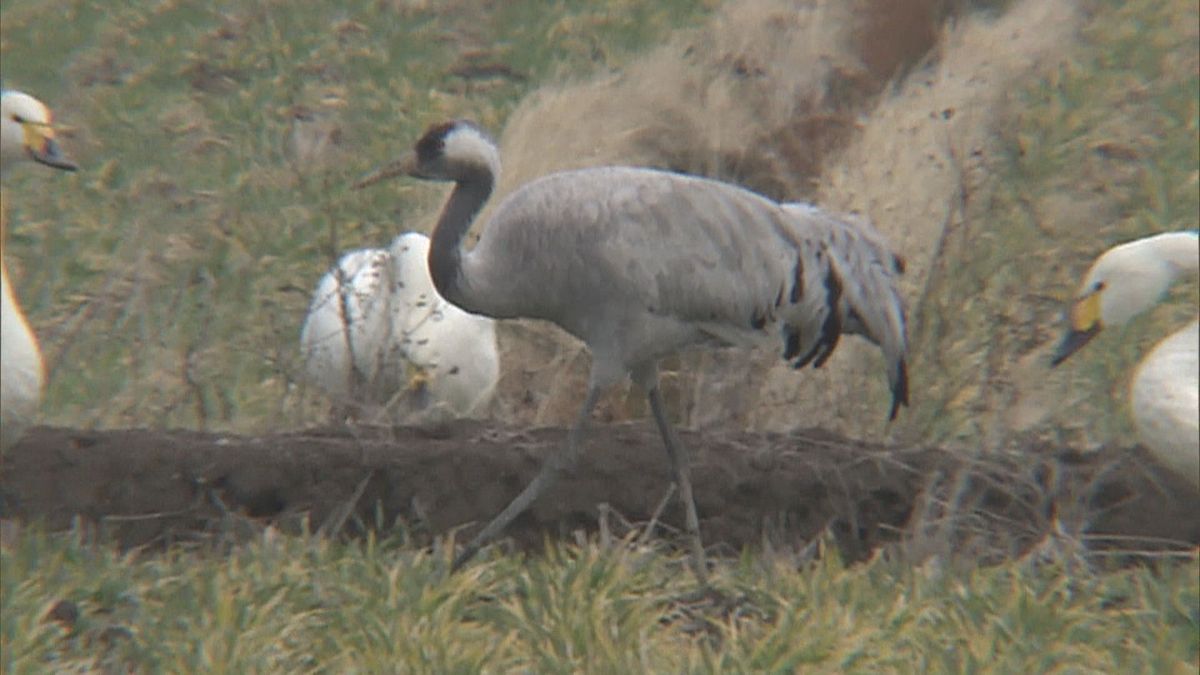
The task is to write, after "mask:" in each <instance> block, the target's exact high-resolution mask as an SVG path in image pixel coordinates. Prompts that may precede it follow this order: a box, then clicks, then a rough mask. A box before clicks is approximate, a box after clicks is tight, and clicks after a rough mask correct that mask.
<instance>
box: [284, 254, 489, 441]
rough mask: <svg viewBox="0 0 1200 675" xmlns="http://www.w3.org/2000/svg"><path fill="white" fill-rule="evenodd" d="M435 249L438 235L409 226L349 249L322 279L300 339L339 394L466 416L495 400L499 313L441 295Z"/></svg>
mask: <svg viewBox="0 0 1200 675" xmlns="http://www.w3.org/2000/svg"><path fill="white" fill-rule="evenodd" d="M428 253H429V237H427V236H425V235H423V234H419V233H416V232H409V233H407V234H403V235H400V236H399V237H397V238H396V239H395V241H393V242H392V245H391V246H390V247H389V248H388V249H387V250H383V249H363V250H358V251H351V252H350V253H347V254H345V255H344V256H342V259H341V260H340V261H339V262H338V266H337V267H336V268H334V269H333V270H331V271H329V272H328V273H327V274H326V275H325V276H324V277H323V278H322V279H321V281H320V283H319V284H318V285H317V290H316V292H315V293H314V294H313V299H312V304H311V305H310V307H309V311H308V317H307V318H306V319H305V322H304V328H303V330H302V331H301V336H300V342H301V349H302V351H303V356H304V363H305V368H306V371H307V373H308V377H309V379H310V380H311V381H312V382H313V383H314V384H316V385H317V386H318V387H320V388H321V389H323V390H324V391H325V392H326V393H327V394H328V395H329V396H331V397H332V398H334V399H335V400H336V401H338V402H339V403H351V404H368V405H375V406H383V407H388V406H389V404H391V403H394V404H396V405H401V406H404V407H406V408H408V409H410V410H411V411H412V412H414V413H419V414H423V415H429V416H435V417H445V416H456V417H461V416H471V415H476V414H479V413H481V412H482V411H483V409H484V408H485V407H486V406H487V404H488V402H489V401H490V400H491V398H492V394H493V393H494V392H495V389H496V382H497V380H498V379H499V375H500V360H499V354H498V352H497V349H496V330H495V325H494V322H493V321H492V320H491V319H488V318H486V317H482V316H478V315H475V314H468V313H467V312H464V311H462V310H461V309H459V308H458V307H455V306H454V305H451V304H450V303H448V302H446V301H445V300H444V299H442V297H441V296H440V295H438V292H437V290H436V289H435V288H434V287H433V281H432V280H431V279H430V277H429V266H428V264H427V262H426V258H427V256H428ZM339 270H340V279H339ZM343 291H344V292H343ZM343 306H344V308H345V311H343ZM343 317H349V320H348V321H344V320H343ZM347 337H348V338H349V340H347Z"/></svg>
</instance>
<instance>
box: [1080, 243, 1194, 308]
mask: <svg viewBox="0 0 1200 675" xmlns="http://www.w3.org/2000/svg"><path fill="white" fill-rule="evenodd" d="M1197 269H1200V236H1198V234H1197V232H1196V231H1186V232H1167V233H1164V234H1158V235H1154V236H1152V237H1146V238H1144V239H1138V240H1137V241H1131V242H1129V243H1127V244H1122V245H1120V246H1115V247H1113V248H1112V249H1110V250H1109V251H1108V252H1107V253H1105V254H1104V255H1102V256H1101V257H1100V259H1099V260H1097V261H1096V264H1095V265H1094V266H1093V267H1092V271H1091V273H1090V274H1089V275H1088V280H1087V281H1086V282H1085V284H1084V290H1085V291H1086V290H1089V289H1091V288H1092V287H1094V285H1095V284H1097V283H1100V282H1102V283H1103V284H1104V285H1105V290H1104V293H1103V295H1102V297H1101V317H1102V318H1103V321H1104V323H1106V324H1108V325H1120V324H1123V323H1126V322H1128V321H1129V320H1130V319H1132V318H1133V317H1135V316H1137V315H1138V314H1140V313H1142V312H1144V311H1146V310H1147V309H1149V308H1150V307H1153V306H1154V305H1155V304H1156V303H1157V302H1158V301H1159V300H1160V299H1161V298H1162V295H1163V294H1164V293H1166V291H1167V289H1168V288H1170V287H1171V284H1173V283H1175V282H1176V281H1178V280H1179V279H1181V278H1183V277H1185V276H1187V275H1188V274H1191V273H1195V272H1196V271H1197Z"/></svg>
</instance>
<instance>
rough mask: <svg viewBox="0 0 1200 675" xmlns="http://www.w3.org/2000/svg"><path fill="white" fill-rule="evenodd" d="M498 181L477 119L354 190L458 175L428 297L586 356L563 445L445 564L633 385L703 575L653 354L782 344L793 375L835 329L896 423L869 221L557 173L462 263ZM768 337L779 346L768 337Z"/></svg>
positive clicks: (890, 331) (893, 269)
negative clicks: (868, 361) (883, 386)
mask: <svg viewBox="0 0 1200 675" xmlns="http://www.w3.org/2000/svg"><path fill="white" fill-rule="evenodd" d="M499 171H500V157H499V152H498V150H497V148H496V145H495V144H494V143H493V142H492V141H491V140H490V139H489V138H488V136H487V135H486V134H485V133H484V132H483V131H481V130H480V129H479V128H478V127H476V126H474V125H473V124H471V123H470V122H465V121H450V122H445V123H441V124H437V125H434V126H432V127H430V128H429V129H428V130H427V131H426V132H425V134H424V135H423V136H422V137H421V138H420V140H418V141H417V144H416V147H415V148H414V149H413V150H410V151H409V152H407V153H405V154H404V155H403V156H402V157H401V158H400V159H399V160H397V161H395V162H392V163H390V164H388V165H385V166H384V167H382V168H380V169H378V170H377V171H375V172H373V173H372V174H371V175H369V176H367V177H365V178H363V179H362V180H360V181H359V182H358V183H357V184H356V187H359V188H361V187H365V186H367V185H370V184H373V183H375V182H378V181H380V180H383V179H385V178H391V177H394V176H400V175H407V176H411V177H414V178H420V179H425V180H435V181H453V182H454V184H455V185H454V189H453V191H452V192H451V193H450V197H449V199H448V200H447V202H446V205H445V208H444V210H443V211H442V214H441V216H440V219H439V220H438V222H437V225H436V227H435V228H434V231H433V241H432V246H431V247H430V250H429V270H430V273H431V274H432V276H433V282H434V285H435V286H436V287H437V289H438V291H439V292H440V293H441V294H442V296H443V297H445V298H446V299H447V300H448V301H450V302H451V303H453V304H455V305H458V306H460V307H462V308H463V309H465V310H466V311H468V312H472V313H476V314H482V315H485V316H490V317H493V318H497V319H507V318H518V317H520V318H532V319H543V320H546V321H551V322H553V323H555V324H557V325H558V326H560V327H562V328H563V329H564V330H566V331H567V332H569V333H571V334H572V335H574V336H575V337H577V338H579V339H581V340H583V341H584V343H586V344H587V346H588V349H589V350H590V351H591V353H592V368H591V372H590V375H589V379H588V389H587V394H586V396H585V398H584V401H583V406H582V408H581V409H580V411H579V416H578V418H577V419H576V421H575V424H574V425H573V426H572V428H571V430H570V432H569V433H568V435H567V442H566V445H565V447H563V448H560V449H559V451H558V452H556V453H555V454H553V455H551V456H550V457H548V458H547V459H546V461H545V463H544V464H543V466H542V468H541V470H540V472H539V473H538V475H537V476H536V477H535V478H534V479H533V480H532V481H531V482H530V483H529V484H528V485H527V486H526V487H525V489H524V490H523V491H522V492H521V493H520V494H518V495H517V496H516V497H515V498H514V499H513V500H512V502H511V503H509V505H508V506H507V507H505V508H504V510H503V511H501V512H500V514H499V515H497V516H496V517H495V518H494V519H492V521H491V522H490V523H488V524H487V526H486V527H484V528H483V530H482V531H480V532H479V534H477V535H476V536H475V538H474V539H473V540H471V542H470V543H468V544H467V545H466V547H465V548H464V549H463V550H462V552H461V553H460V554H459V555H458V556H457V557H456V558H455V560H454V565H453V567H454V569H458V568H460V567H461V566H462V565H463V564H465V563H466V562H467V561H468V560H469V559H470V558H471V557H473V556H474V554H475V553H476V552H477V551H478V550H479V549H480V547H482V546H483V545H484V544H486V543H487V542H489V541H490V540H492V539H493V538H494V537H496V536H497V535H499V534H500V533H501V532H502V531H503V530H504V528H505V527H507V526H508V524H509V523H511V522H512V521H513V520H514V519H515V518H516V517H517V516H518V515H520V514H521V513H522V512H523V511H525V509H527V508H528V507H529V506H530V505H531V504H532V503H533V502H534V501H535V500H536V499H537V498H538V497H539V496H540V495H541V494H542V493H543V492H545V491H546V489H547V488H548V487H549V486H550V485H551V484H553V483H554V482H555V481H556V480H557V478H558V477H559V476H560V475H561V474H562V473H563V472H564V471H565V470H567V469H568V468H569V467H571V466H572V465H574V463H575V462H576V460H577V458H578V456H579V452H580V443H579V441H580V436H581V434H582V433H583V430H584V427H585V426H586V424H587V421H588V418H589V416H590V414H591V411H592V408H593V407H594V406H595V405H596V402H597V400H598V399H599V397H600V395H601V393H602V392H604V391H605V390H606V389H607V388H609V387H610V386H611V385H613V384H616V383H618V382H620V381H621V380H622V379H623V378H625V377H626V376H627V375H628V376H632V378H633V381H634V382H635V383H636V384H638V385H639V386H641V387H642V388H643V389H644V390H645V392H646V396H647V399H648V400H649V404H650V410H651V413H652V414H653V416H654V421H655V423H656V424H657V426H658V430H659V433H660V434H661V436H662V440H663V445H664V446H665V447H666V451H667V456H668V458H669V460H670V463H671V468H672V471H673V472H674V476H675V480H676V483H677V485H678V487H679V496H680V500H681V501H682V503H683V507H684V508H685V509H686V527H687V532H688V535H689V539H690V542H691V547H692V555H691V563H692V566H693V570H694V572H695V574H696V576H697V578H698V579H699V581H700V582H701V584H704V583H705V582H706V578H707V577H706V575H707V572H706V566H705V562H704V551H703V546H702V544H701V539H700V525H699V518H698V516H697V514H696V504H695V501H694V499H693V497H692V483H691V477H690V470H689V459H688V452H687V449H686V447H685V446H683V445H682V444H681V443H680V442H679V440H678V438H677V436H676V434H675V431H674V429H673V428H672V426H671V423H670V422H669V421H668V419H667V415H666V411H665V409H664V406H663V401H662V395H661V394H660V392H659V387H658V367H657V364H658V361H659V360H660V359H661V358H662V357H664V356H667V355H669V354H672V353H674V352H676V351H678V350H680V349H682V348H685V347H690V346H718V345H737V346H753V345H759V344H763V343H768V344H769V343H770V342H771V341H772V340H779V341H780V342H781V343H782V347H783V358H784V359H786V360H789V361H793V363H794V366H795V367H796V368H801V367H803V366H805V365H808V364H812V365H813V366H815V367H819V366H821V365H822V364H823V363H824V362H825V361H826V360H827V359H828V358H829V356H830V354H831V353H832V352H833V350H834V347H836V346H837V343H838V339H839V337H840V335H841V334H842V333H856V334H859V335H863V336H866V337H867V338H868V339H870V340H871V341H872V342H874V343H875V344H877V345H879V347H880V348H881V349H882V351H883V355H884V358H885V360H886V367H887V375H888V381H889V383H890V386H891V391H892V405H891V412H890V416H889V419H894V418H895V416H896V413H897V411H898V409H899V407H900V405H902V404H907V403H908V375H907V369H906V365H905V353H906V349H907V344H906V343H907V340H906V337H905V319H904V307H903V303H902V302H901V299H900V294H899V291H898V290H897V288H896V280H897V278H898V275H899V274H900V273H901V272H902V268H903V263H902V261H901V259H900V258H899V257H897V256H895V255H893V254H892V253H891V252H890V251H889V250H888V249H887V247H886V245H885V244H884V242H883V238H882V237H881V235H879V234H878V233H877V232H875V231H874V230H873V229H871V228H870V226H869V225H867V224H866V223H864V222H861V221H858V220H855V219H849V218H839V217H836V216H833V215H831V214H829V213H826V212H824V211H821V210H818V209H816V208H815V207H810V206H807V205H803V204H788V205H781V204H779V203H776V202H774V201H772V200H770V199H767V198H765V197H763V196H761V195H758V194H756V193H754V192H751V191H749V190H746V189H743V188H740V187H737V186H734V185H730V184H727V183H722V182H719V181H715V180H710V179H705V178H698V177H693V176H685V175H681V174H675V173H670V172H666V171H659V170H654V169H645V168H631V167H601V168H592V169H581V170H575V171H564V172H559V173H554V174H550V175H548V176H544V177H542V178H539V179H536V180H534V181H531V182H529V183H527V184H525V185H524V186H522V187H521V188H519V189H517V190H516V191H515V192H513V193H512V194H511V195H509V196H508V197H507V198H506V199H505V200H504V201H502V202H501V203H500V205H499V206H497V207H496V210H495V213H494V215H493V216H492V217H491V218H490V219H489V221H488V224H487V226H486V228H485V229H484V231H483V233H482V235H481V237H480V239H479V242H478V244H476V246H475V247H474V249H472V250H471V251H470V252H465V251H464V250H463V248H462V240H463V237H464V236H465V235H466V233H467V231H468V230H469V229H470V228H471V225H472V222H473V221H474V219H475V216H476V215H477V214H478V213H479V210H480V208H481V207H482V206H483V204H484V203H485V202H486V201H487V199H488V197H489V196H490V195H491V192H492V189H493V186H494V185H495V182H496V179H497V177H498V174H499ZM773 335H774V336H775V337H772V336H773Z"/></svg>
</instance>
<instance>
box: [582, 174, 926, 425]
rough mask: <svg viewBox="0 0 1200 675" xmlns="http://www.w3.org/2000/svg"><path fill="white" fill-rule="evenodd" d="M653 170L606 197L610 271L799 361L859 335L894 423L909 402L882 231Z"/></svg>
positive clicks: (725, 333)
mask: <svg viewBox="0 0 1200 675" xmlns="http://www.w3.org/2000/svg"><path fill="white" fill-rule="evenodd" d="M648 173H649V172H648ZM655 173H657V174H658V176H661V178H657V179H653V180H649V181H647V180H646V178H647V176H641V177H640V179H641V185H640V187H639V189H638V190H637V194H636V197H634V198H632V199H627V200H625V201H620V200H619V193H618V195H617V197H616V198H615V199H617V201H615V202H614V203H613V205H612V209H613V213H615V214H620V215H622V216H623V217H619V218H617V219H615V221H614V222H617V223H619V225H618V227H616V228H615V229H614V232H613V235H614V236H612V237H610V238H609V239H608V240H607V242H606V244H605V245H604V246H602V247H601V251H602V253H603V257H604V258H605V259H606V260H607V261H608V264H609V265H610V267H612V268H614V269H612V270H611V273H610V276H614V277H619V278H622V279H625V280H626V283H627V286H629V288H628V289H627V290H628V291H630V292H635V293H637V294H638V295H639V299H641V300H642V301H643V302H646V303H647V307H652V308H654V310H655V311H656V312H659V313H666V314H668V315H671V316H674V317H676V318H678V319H680V320H683V321H689V322H693V323H695V324H697V325H699V326H700V327H701V328H702V329H703V330H705V331H706V332H708V333H710V334H712V335H714V336H716V337H719V338H721V339H723V340H724V341H727V342H734V343H736V342H738V341H741V340H739V336H740V335H744V334H745V332H747V331H750V332H760V333H761V332H767V331H771V330H775V329H777V330H779V331H780V334H781V336H782V338H783V343H784V345H783V346H784V349H783V356H784V358H785V359H788V360H791V361H792V362H793V365H794V367H796V368H802V367H804V366H806V365H809V364H812V365H813V366H814V367H820V366H822V365H824V363H825V362H826V360H828V358H829V357H830V356H831V355H832V353H833V350H834V348H835V347H836V346H837V343H838V340H839V338H840V336H841V334H842V333H854V334H858V335H862V336H864V337H866V338H867V339H869V340H871V341H872V342H873V343H875V344H876V345H878V346H879V347H880V349H881V350H882V351H883V354H884V358H885V361H886V363H887V371H888V380H889V384H890V387H891V390H892V406H891V410H890V412H889V418H895V415H896V413H897V411H898V409H899V407H900V406H901V405H907V403H908V372H907V363H906V351H907V339H906V335H905V333H906V328H905V317H904V304H903V301H902V300H901V297H900V292H899V289H898V287H897V281H898V277H899V275H900V274H901V273H902V270H903V261H902V260H901V259H900V258H899V257H898V256H895V255H894V254H893V253H892V252H891V251H890V250H889V247H888V245H887V243H886V242H885V240H884V239H883V237H882V235H880V234H879V233H878V232H877V231H876V230H875V229H874V228H873V227H871V225H870V224H869V223H867V222H866V221H865V220H862V219H858V218H853V217H849V216H840V215H836V214H832V213H829V212H827V211H824V210H822V209H819V208H817V207H814V206H810V205H807V204H785V205H778V204H776V203H774V202H772V201H770V200H768V199H766V198H763V197H761V196H760V195H757V194H754V193H752V192H749V191H747V190H743V189H741V188H738V187H736V186H732V185H728V184H725V183H720V182H717V181H711V180H706V179H698V178H692V177H684V176H677V175H673V174H662V173H661V172H655ZM617 265H621V266H623V268H624V269H623V270H618V269H615V267H616V266H617ZM618 272H620V273H618Z"/></svg>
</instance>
